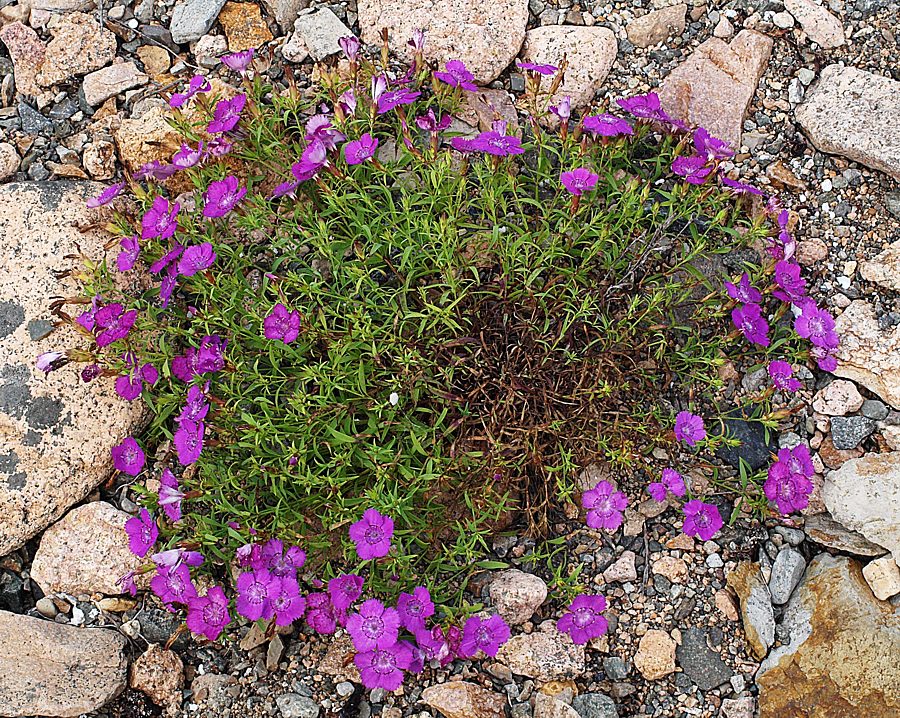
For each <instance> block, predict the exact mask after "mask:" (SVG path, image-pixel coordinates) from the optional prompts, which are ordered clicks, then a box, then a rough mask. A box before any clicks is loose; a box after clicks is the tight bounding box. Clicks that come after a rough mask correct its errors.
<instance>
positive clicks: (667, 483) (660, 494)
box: [647, 469, 687, 501]
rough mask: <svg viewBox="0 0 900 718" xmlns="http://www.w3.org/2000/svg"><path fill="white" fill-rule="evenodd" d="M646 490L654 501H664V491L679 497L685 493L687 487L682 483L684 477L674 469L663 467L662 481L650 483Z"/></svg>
mask: <svg viewBox="0 0 900 718" xmlns="http://www.w3.org/2000/svg"><path fill="white" fill-rule="evenodd" d="M647 492H648V493H649V494H650V495H651V496H652V497H653V499H654V500H655V501H664V500H665V498H666V492H669V493H671V494H672V495H673V496H679V497H681V496H684V495H685V494H686V493H687V487H686V486H685V484H684V477H682V475H681V474H679V473H678V472H677V471H675V469H663V472H662V481H659V482H654V483H652V484H650V485H649V486H648V487H647Z"/></svg>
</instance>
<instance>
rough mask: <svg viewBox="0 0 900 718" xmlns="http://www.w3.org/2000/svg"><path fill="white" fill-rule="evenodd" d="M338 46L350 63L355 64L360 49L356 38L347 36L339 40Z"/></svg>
mask: <svg viewBox="0 0 900 718" xmlns="http://www.w3.org/2000/svg"><path fill="white" fill-rule="evenodd" d="M338 45H339V46H340V48H341V50H342V51H343V53H344V54H345V55H346V56H347V59H348V60H350V62H356V58H357V57H359V48H360V42H359V38H358V37H356V36H355V35H347V36H346V37H342V38H339V39H338Z"/></svg>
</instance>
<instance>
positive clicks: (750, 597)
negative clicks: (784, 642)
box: [727, 561, 775, 659]
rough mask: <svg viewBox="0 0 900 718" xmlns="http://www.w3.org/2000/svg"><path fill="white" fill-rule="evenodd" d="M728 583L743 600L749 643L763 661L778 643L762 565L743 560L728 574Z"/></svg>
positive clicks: (744, 622)
mask: <svg viewBox="0 0 900 718" xmlns="http://www.w3.org/2000/svg"><path fill="white" fill-rule="evenodd" d="M727 583H728V585H729V586H731V588H733V589H734V592H735V593H736V594H737V596H738V598H739V599H740V602H741V619H742V620H743V624H744V633H745V634H746V636H747V642H748V643H749V645H750V648H751V650H752V651H753V655H754V656H756V657H757V658H758V659H762V658H764V657H765V655H766V653H768V651H769V647H770V646H771V645H772V644H773V643H774V642H775V613H774V611H773V610H772V600H771V597H770V596H769V587H768V586H767V585H766V582H765V581H764V580H763V577H762V572H761V571H760V567H759V564H756V563H751V562H749V561H742V562H741V563H739V564H738V565H737V567H735V569H734V570H733V571H732V572H731V573H729V574H728V577H727Z"/></svg>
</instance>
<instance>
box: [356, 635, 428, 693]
mask: <svg viewBox="0 0 900 718" xmlns="http://www.w3.org/2000/svg"><path fill="white" fill-rule="evenodd" d="M412 661H413V655H412V650H411V649H410V647H409V644H407V643H405V642H401V643H395V644H394V645H393V646H390V647H388V648H376V649H375V650H374V651H365V652H363V653H357V654H356V655H355V656H354V657H353V662H354V663H355V664H356V667H357V668H358V669H359V677H360V679H361V680H362V683H363V685H364V686H365V687H366V688H368V689H370V690H373V689H375V688H382V689H384V690H386V691H395V690H397V689H398V688H399V687H400V686H401V685H402V684H403V671H405V670H407V669H409V667H410V666H411V665H412Z"/></svg>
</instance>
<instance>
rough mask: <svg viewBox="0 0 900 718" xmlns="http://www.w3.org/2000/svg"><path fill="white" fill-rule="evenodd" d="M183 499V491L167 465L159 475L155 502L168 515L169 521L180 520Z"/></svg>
mask: <svg viewBox="0 0 900 718" xmlns="http://www.w3.org/2000/svg"><path fill="white" fill-rule="evenodd" d="M183 500H184V492H183V491H181V490H180V489H179V488H178V479H177V478H175V474H173V473H172V472H171V471H170V470H169V468H168V467H166V468H165V469H163V472H162V475H161V476H160V477H159V496H158V499H157V503H158V504H159V507H160V508H161V509H162V510H163V512H164V513H165V514H166V516H168V518H169V521H172V522H176V521H181V502H182V501H183Z"/></svg>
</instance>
